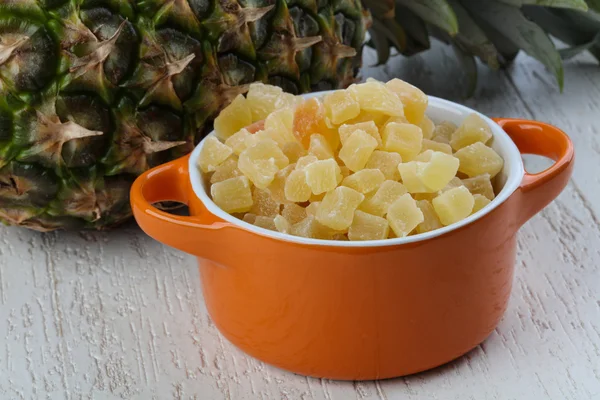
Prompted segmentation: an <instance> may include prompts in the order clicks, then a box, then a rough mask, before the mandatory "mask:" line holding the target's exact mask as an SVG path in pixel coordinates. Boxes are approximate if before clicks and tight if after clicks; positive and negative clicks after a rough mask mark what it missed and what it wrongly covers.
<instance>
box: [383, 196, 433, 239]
mask: <svg viewBox="0 0 600 400" xmlns="http://www.w3.org/2000/svg"><path fill="white" fill-rule="evenodd" d="M386 218H387V220H388V222H389V224H390V228H392V230H393V231H394V233H395V234H396V236H397V237H405V236H408V235H409V234H410V233H411V232H412V231H413V229H415V228H416V227H417V226H418V225H419V224H420V223H421V222H423V221H424V220H425V217H424V216H423V213H422V212H421V210H420V209H419V207H417V203H416V201H415V200H414V199H413V198H412V197H411V196H410V194H408V193H406V194H404V195H402V196H400V197H399V198H397V199H396V200H395V201H394V202H393V203H392V204H391V205H390V206H389V208H388V212H387V216H386Z"/></svg>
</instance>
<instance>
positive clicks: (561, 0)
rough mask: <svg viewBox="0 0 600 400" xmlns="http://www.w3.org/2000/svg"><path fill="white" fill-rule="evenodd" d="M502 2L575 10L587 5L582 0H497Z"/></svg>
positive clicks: (514, 4) (584, 7)
mask: <svg viewBox="0 0 600 400" xmlns="http://www.w3.org/2000/svg"><path fill="white" fill-rule="evenodd" d="M498 1H500V2H502V3H505V4H509V5H511V6H515V7H521V6H524V5H527V4H530V5H535V6H544V7H558V8H574V9H576V10H582V11H587V9H588V5H587V4H586V2H585V1H584V0H498ZM595 1H597V0H595Z"/></svg>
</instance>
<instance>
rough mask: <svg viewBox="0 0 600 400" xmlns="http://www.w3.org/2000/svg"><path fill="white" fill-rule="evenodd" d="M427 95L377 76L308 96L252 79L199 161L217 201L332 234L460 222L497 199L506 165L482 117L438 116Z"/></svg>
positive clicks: (367, 235)
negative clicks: (496, 185) (433, 116)
mask: <svg viewBox="0 0 600 400" xmlns="http://www.w3.org/2000/svg"><path fill="white" fill-rule="evenodd" d="M426 109H427V96H426V95H425V94H424V93H423V92H422V91H421V90H419V89H418V88H416V87H414V86H412V85H410V84H408V83H406V82H404V81H401V80H399V79H393V80H391V81H389V82H387V83H385V84H384V83H381V82H378V81H375V80H372V79H369V80H367V82H365V83H361V84H354V85H351V86H350V87H349V88H348V89H346V90H340V91H336V92H332V93H331V94H328V95H326V96H324V97H323V98H322V99H319V98H310V99H306V100H305V99H303V98H301V97H298V96H294V95H291V94H288V93H284V92H283V91H282V90H281V89H280V88H278V87H276V86H269V85H264V84H261V83H255V84H252V85H251V86H250V89H249V92H248V94H247V95H246V97H244V96H243V95H239V96H238V97H236V98H235V100H234V101H233V102H232V103H231V104H230V105H229V106H228V107H227V108H225V109H224V110H223V111H222V112H221V113H220V115H219V116H218V117H217V118H216V120H215V124H214V126H215V134H214V135H213V136H209V137H208V138H207V139H205V141H204V145H203V148H202V150H201V153H200V157H199V168H200V169H201V170H202V172H203V176H204V177H205V179H206V180H207V182H206V184H207V185H209V186H210V195H211V197H212V199H213V201H214V202H215V204H217V206H219V207H220V208H221V209H223V210H224V211H226V212H228V213H230V214H232V215H234V216H236V217H237V218H239V219H242V220H243V221H245V222H247V223H250V224H253V225H255V226H258V227H261V228H265V229H271V230H274V231H278V232H281V233H285V234H290V235H295V236H302V237H306V238H315V239H324V240H380V239H387V238H396V237H405V236H408V235H412V234H419V233H423V232H429V231H432V230H435V229H438V228H441V227H443V226H447V225H450V224H454V223H456V222H458V221H460V220H462V219H464V218H466V217H468V216H469V215H471V214H473V213H475V212H477V211H479V210H480V209H481V208H483V207H485V206H486V205H487V204H488V203H489V202H490V201H491V200H492V199H494V195H495V194H494V189H493V186H492V179H493V178H494V176H496V175H497V174H498V173H499V172H500V171H501V170H502V167H503V160H502V158H501V157H500V156H499V155H498V154H497V153H496V152H495V151H494V150H493V149H492V148H491V147H489V143H490V141H491V139H492V132H491V129H490V127H489V126H488V125H487V124H486V122H485V121H484V120H483V119H482V118H481V117H479V116H478V115H476V114H472V115H469V116H468V117H466V118H465V119H464V121H462V124H461V125H460V126H456V125H454V124H452V123H450V122H447V121H442V122H440V123H439V124H438V125H436V124H435V123H434V122H433V121H432V120H430V119H429V118H428V117H427V115H426V114H425V111H426Z"/></svg>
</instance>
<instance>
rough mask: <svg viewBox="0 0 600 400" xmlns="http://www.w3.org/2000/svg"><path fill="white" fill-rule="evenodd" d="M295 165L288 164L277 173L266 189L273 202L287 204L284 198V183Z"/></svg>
mask: <svg viewBox="0 0 600 400" xmlns="http://www.w3.org/2000/svg"><path fill="white" fill-rule="evenodd" d="M294 167H295V165H294V164H290V165H288V166H287V167H285V168H283V169H281V170H279V171H277V173H276V174H275V178H274V179H273V182H271V184H270V185H269V187H268V188H267V189H268V190H269V193H271V197H273V200H274V201H275V202H277V203H279V204H287V203H289V201H288V199H286V198H285V181H286V180H287V177H288V176H289V174H291V173H292V171H293V170H294Z"/></svg>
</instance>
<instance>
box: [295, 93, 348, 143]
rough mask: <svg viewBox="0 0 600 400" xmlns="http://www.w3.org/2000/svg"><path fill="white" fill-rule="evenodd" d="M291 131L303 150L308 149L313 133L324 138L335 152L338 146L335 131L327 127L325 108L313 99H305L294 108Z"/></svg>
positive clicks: (337, 137)
mask: <svg viewBox="0 0 600 400" xmlns="http://www.w3.org/2000/svg"><path fill="white" fill-rule="evenodd" d="M293 130H294V135H295V136H296V138H297V139H298V140H299V141H300V142H301V143H302V145H303V146H304V148H308V146H309V145H310V137H311V135H312V134H315V133H320V134H321V135H323V136H325V138H326V139H327V141H328V142H329V145H330V146H331V148H332V149H334V150H337V148H338V146H339V136H338V134H337V131H336V130H335V129H332V128H330V127H329V126H328V125H327V122H326V116H325V107H323V104H322V103H321V102H320V101H319V99H317V98H315V97H312V98H310V99H307V100H306V101H304V102H303V103H301V104H299V105H298V106H297V107H296V111H295V113H294V125H293Z"/></svg>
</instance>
